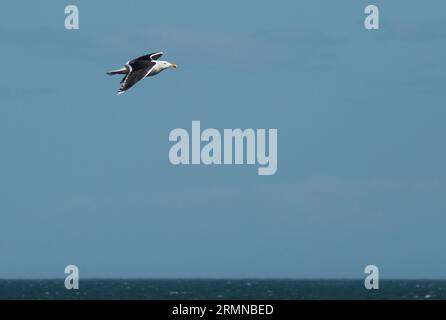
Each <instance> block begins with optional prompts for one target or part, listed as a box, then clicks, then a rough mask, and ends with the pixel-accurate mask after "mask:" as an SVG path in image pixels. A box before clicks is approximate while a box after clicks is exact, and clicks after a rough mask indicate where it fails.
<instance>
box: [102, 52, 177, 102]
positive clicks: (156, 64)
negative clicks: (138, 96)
mask: <svg viewBox="0 0 446 320" xmlns="http://www.w3.org/2000/svg"><path fill="white" fill-rule="evenodd" d="M162 55H163V52H154V53H150V54H147V55H145V56H141V57H139V58H136V59H133V60H130V61H128V62H127V63H126V64H125V65H124V67H123V68H121V69H118V70H113V71H109V72H107V74H108V75H110V76H112V75H115V74H125V76H124V78H123V79H122V80H121V86H120V87H119V90H118V93H117V94H118V95H120V94H123V93H124V92H126V91H127V90H128V89H130V88H131V87H133V86H134V85H135V84H136V83H137V82H138V81H140V80H142V79H144V78H146V77H151V76H154V75H156V74H158V73H160V72H161V71H163V70H165V69H169V68H176V67H177V65H176V64H174V63H170V62H168V61H161V60H158V59H159V58H161V56H162Z"/></svg>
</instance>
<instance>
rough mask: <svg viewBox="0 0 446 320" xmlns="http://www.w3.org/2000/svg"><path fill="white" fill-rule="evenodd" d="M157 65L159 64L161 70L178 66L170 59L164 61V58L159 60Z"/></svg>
mask: <svg viewBox="0 0 446 320" xmlns="http://www.w3.org/2000/svg"><path fill="white" fill-rule="evenodd" d="M157 65H158V66H159V68H160V69H161V70H164V69H168V68H176V67H177V65H176V64H175V63H170V62H168V61H162V60H161V61H157Z"/></svg>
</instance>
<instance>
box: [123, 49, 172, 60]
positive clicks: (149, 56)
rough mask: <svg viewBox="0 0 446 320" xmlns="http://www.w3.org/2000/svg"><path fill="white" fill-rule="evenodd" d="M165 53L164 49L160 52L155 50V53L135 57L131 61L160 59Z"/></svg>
mask: <svg viewBox="0 0 446 320" xmlns="http://www.w3.org/2000/svg"><path fill="white" fill-rule="evenodd" d="M163 54H164V52H162V51H160V52H153V53H149V54H146V55H145V56H141V57H139V58H136V59H133V60H132V61H130V62H136V61H152V60H158V59H159V58H161V56H162V55H163Z"/></svg>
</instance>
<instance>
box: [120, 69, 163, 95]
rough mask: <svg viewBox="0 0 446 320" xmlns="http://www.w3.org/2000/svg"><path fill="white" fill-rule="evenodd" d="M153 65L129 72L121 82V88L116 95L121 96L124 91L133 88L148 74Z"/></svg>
mask: <svg viewBox="0 0 446 320" xmlns="http://www.w3.org/2000/svg"><path fill="white" fill-rule="evenodd" d="M154 66H155V63H153V64H151V66H150V67H148V68H140V69H136V70H135V69H133V70H131V71H130V72H129V73H128V74H127V75H126V76H125V77H124V79H122V81H121V87H120V88H119V90H118V95H120V94H123V93H124V92H125V91H126V90H128V89H130V88H131V87H133V86H134V85H135V84H136V83H137V82H138V81H140V80H142V79H144V78H145V77H146V76H148V75H149V74H150V72H151V71H152V69H153V67H154Z"/></svg>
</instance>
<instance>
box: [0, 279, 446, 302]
mask: <svg viewBox="0 0 446 320" xmlns="http://www.w3.org/2000/svg"><path fill="white" fill-rule="evenodd" d="M79 286H80V288H79V290H66V289H65V287H64V280H63V279H61V280H0V299H2V300H3V299H162V300H166V299H192V300H193V299H446V280H441V281H438V280H407V281H406V280H381V282H380V289H379V290H366V289H365V288H364V284H363V280H81V281H80V285H79Z"/></svg>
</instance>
